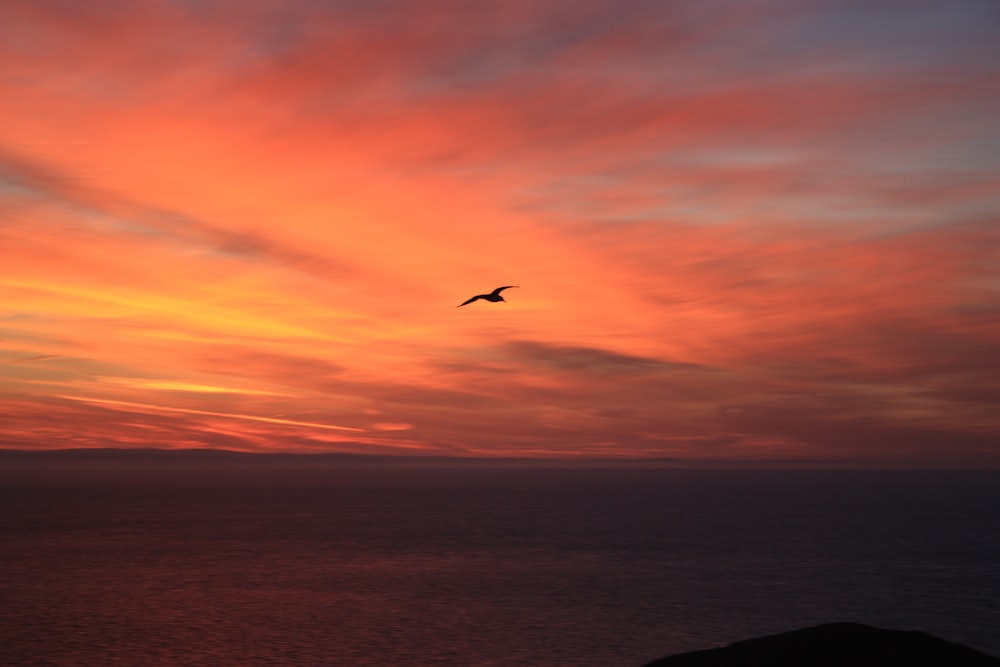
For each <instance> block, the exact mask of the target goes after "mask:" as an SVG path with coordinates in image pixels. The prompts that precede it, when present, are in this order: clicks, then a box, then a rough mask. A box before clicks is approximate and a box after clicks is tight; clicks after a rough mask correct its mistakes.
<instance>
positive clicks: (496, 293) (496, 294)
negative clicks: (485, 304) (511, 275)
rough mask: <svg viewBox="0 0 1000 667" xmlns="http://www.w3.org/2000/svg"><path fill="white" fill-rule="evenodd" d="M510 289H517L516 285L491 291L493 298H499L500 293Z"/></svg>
mask: <svg viewBox="0 0 1000 667" xmlns="http://www.w3.org/2000/svg"><path fill="white" fill-rule="evenodd" d="M511 287H517V285H506V286H504V287H498V288H496V289H495V290H493V296H500V292H502V291H504V290H505V289H510V288H511Z"/></svg>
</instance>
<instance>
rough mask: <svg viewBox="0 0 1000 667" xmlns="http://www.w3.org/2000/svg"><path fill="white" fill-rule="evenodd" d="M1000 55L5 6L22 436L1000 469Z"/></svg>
mask: <svg viewBox="0 0 1000 667" xmlns="http://www.w3.org/2000/svg"><path fill="white" fill-rule="evenodd" d="M998 32H1000V6H998V5H997V3H996V2H995V0H953V1H951V2H940V1H939V0H905V1H904V0H865V1H863V2H861V1H857V2H855V1H850V0H703V1H700V2H687V1H684V2H681V1H673V0H659V1H657V0H613V1H608V2H603V1H594V0H476V2H469V1H467V0H394V1H389V0H366V1H364V2H362V1H352V0H282V1H281V2H278V1H271V0H248V1H237V0H217V1H212V0H204V1H202V0H174V1H169V0H134V1H131V2H112V1H101V0H95V1H93V2H87V3H80V2H75V1H74V0H6V1H5V2H4V3H3V4H2V7H0V447H7V448H24V449H59V448H78V447H122V448H132V447H141V448H147V447H158V448H198V447H212V448H224V449H232V450H240V451H250V452H269V451H283V452H355V453H370V454H387V455H435V456H439V455H447V456H474V457H512V456H513V457H540V458H560V459H579V458H606V459H628V460H631V459H654V458H668V459H675V460H678V461H690V462H694V461H707V462H715V463H723V464H724V463H734V462H743V461H749V462H764V463H768V462H806V463H809V464H818V465H819V464H841V463H850V464H852V465H853V464H856V465H862V466H864V465H871V466H882V465H893V466H916V467H956V466H957V467H992V468H996V467H1000V409H998V407H1000V224H998V223H1000V120H998V119H1000V45H998V43H997V40H996V35H997V34H998ZM501 285H517V286H518V288H517V289H510V290H507V291H506V292H505V293H504V295H505V296H506V297H507V303H496V304H494V303H488V302H485V301H477V302H475V303H472V304H470V305H468V306H465V307H462V308H456V306H457V305H458V304H460V303H461V302H463V301H464V300H466V299H467V298H469V297H470V296H473V295H475V294H479V293H483V292H489V291H490V290H492V289H493V288H495V287H498V286H501Z"/></svg>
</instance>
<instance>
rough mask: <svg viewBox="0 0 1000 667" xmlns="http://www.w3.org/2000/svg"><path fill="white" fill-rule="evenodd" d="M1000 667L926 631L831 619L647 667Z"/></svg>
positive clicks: (997, 661)
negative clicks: (836, 621)
mask: <svg viewBox="0 0 1000 667" xmlns="http://www.w3.org/2000/svg"><path fill="white" fill-rule="evenodd" d="M736 665H739V666H740V667H887V666H889V665H905V666H906V667H1000V658H993V657H990V656H988V655H986V654H984V653H980V652H978V651H975V650H973V649H971V648H968V647H966V646H962V645H961V644H953V643H951V642H946V641H944V640H941V639H938V638H937V637H933V636H931V635H929V634H927V633H924V632H907V631H900V630H883V629H881V628H874V627H871V626H868V625H860V624H858V623H831V624H827V625H818V626H816V627H813V628H805V629H802V630H793V631H792V632H785V633H782V634H779V635H771V636H768V637H759V638H757V639H749V640H746V641H740V642H736V643H735V644H730V645H729V646H725V647H722V648H715V649H709V650H706V651H692V652H691V653H681V654H678V655H673V656H669V657H666V658H661V659H659V660H654V661H653V662H651V663H649V664H648V665H646V667H733V666H736Z"/></svg>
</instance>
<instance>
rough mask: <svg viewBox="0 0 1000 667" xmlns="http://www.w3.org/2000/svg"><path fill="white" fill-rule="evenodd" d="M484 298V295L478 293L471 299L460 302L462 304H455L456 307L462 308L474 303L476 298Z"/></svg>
mask: <svg viewBox="0 0 1000 667" xmlns="http://www.w3.org/2000/svg"><path fill="white" fill-rule="evenodd" d="M482 298H483V295H482V294H477V295H476V296H474V297H472V298H471V299H469V300H468V301H466V302H465V303H460V304H458V305H457V306H455V307H456V308H461V307H462V306H467V305H469V304H470V303H472V302H473V301H475V300H476V299H482Z"/></svg>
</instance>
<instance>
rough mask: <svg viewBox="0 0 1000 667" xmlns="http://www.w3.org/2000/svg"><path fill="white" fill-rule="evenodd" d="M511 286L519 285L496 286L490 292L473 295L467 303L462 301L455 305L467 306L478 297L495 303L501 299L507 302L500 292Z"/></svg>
mask: <svg viewBox="0 0 1000 667" xmlns="http://www.w3.org/2000/svg"><path fill="white" fill-rule="evenodd" d="M511 287H517V285H505V286H503V287H498V288H496V289H495V290H493V291H492V292H490V293H489V294H477V295H476V296H474V297H472V298H471V299H469V300H468V301H466V302H465V303H460V304H458V305H457V306H455V307H456V308H461V307H462V306H467V305H468V304H470V303H472V302H473V301H475V300H476V299H486V300H487V301H492V302H493V303H497V302H499V301H503V302H504V303H507V301H506V300H505V299H504V298H503V297H502V296H500V292H502V291H504V290H505V289H510V288H511Z"/></svg>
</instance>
